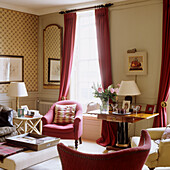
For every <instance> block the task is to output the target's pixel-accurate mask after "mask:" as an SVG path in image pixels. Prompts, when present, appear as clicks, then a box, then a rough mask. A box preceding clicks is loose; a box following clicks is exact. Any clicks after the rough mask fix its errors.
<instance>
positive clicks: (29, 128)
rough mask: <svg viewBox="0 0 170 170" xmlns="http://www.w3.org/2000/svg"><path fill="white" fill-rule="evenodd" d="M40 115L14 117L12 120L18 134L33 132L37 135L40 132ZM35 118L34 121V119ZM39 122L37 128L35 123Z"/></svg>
mask: <svg viewBox="0 0 170 170" xmlns="http://www.w3.org/2000/svg"><path fill="white" fill-rule="evenodd" d="M41 118H42V116H39V117H33V118H28V117H14V118H13V122H14V125H15V126H16V129H17V131H18V133H19V134H22V132H23V133H32V132H35V133H37V134H39V135H41V134H42V120H41ZM34 120H35V121H34ZM38 124H39V129H37V125H38Z"/></svg>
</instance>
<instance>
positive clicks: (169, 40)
mask: <svg viewBox="0 0 170 170" xmlns="http://www.w3.org/2000/svg"><path fill="white" fill-rule="evenodd" d="M169 90H170V0H164V1H163V36H162V66H161V76H160V83H159V93H158V101H157V112H158V113H159V116H158V117H156V118H155V120H154V124H153V127H165V126H166V125H167V113H166V107H162V106H161V103H162V102H163V101H165V102H166V101H167V100H168V97H169V92H170V91H169Z"/></svg>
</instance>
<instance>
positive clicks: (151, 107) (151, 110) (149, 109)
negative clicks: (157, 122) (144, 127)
mask: <svg viewBox="0 0 170 170" xmlns="http://www.w3.org/2000/svg"><path fill="white" fill-rule="evenodd" d="M154 109H155V105H149V104H147V105H146V109H145V113H152V114H153V113H154Z"/></svg>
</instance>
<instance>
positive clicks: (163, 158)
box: [158, 139, 170, 167]
mask: <svg viewBox="0 0 170 170" xmlns="http://www.w3.org/2000/svg"><path fill="white" fill-rule="evenodd" d="M169 157H170V139H165V140H161V141H160V144H159V159H158V166H162V167H163V166H170V161H169Z"/></svg>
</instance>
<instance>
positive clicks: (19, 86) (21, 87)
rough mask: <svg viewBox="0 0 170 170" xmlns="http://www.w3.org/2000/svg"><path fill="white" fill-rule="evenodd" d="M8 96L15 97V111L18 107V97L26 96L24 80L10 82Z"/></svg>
mask: <svg viewBox="0 0 170 170" xmlns="http://www.w3.org/2000/svg"><path fill="white" fill-rule="evenodd" d="M7 95H8V96H11V97H16V111H18V108H19V97H25V96H28V93H27V89H26V87H25V83H24V82H11V83H10V85H9V87H8V94H7Z"/></svg>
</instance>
